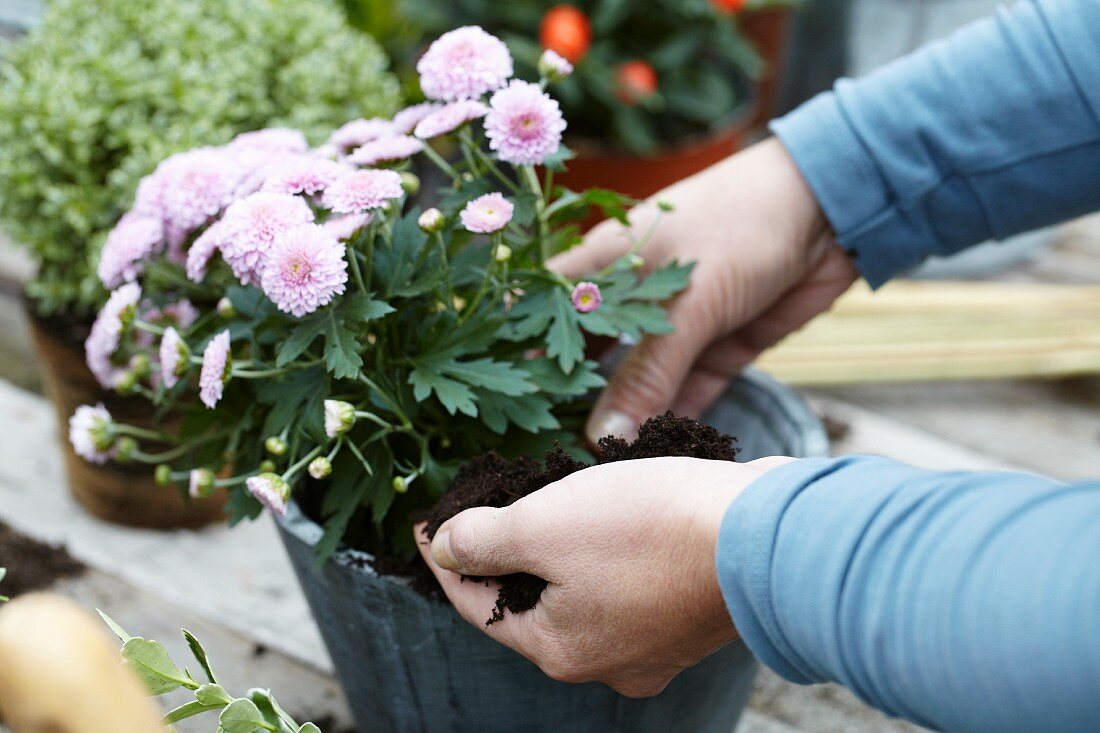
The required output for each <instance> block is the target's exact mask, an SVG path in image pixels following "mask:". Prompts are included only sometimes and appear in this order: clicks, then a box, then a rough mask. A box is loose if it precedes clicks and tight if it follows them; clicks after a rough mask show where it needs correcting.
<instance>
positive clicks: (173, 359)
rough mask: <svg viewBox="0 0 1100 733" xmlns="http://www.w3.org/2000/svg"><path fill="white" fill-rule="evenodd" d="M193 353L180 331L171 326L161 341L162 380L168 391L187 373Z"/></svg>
mask: <svg viewBox="0 0 1100 733" xmlns="http://www.w3.org/2000/svg"><path fill="white" fill-rule="evenodd" d="M190 358H191V352H190V350H189V349H188V348H187V343H186V342H184V340H183V338H182V337H181V336H180V335H179V331H177V330H176V329H174V328H172V327H171V326H169V327H168V328H166V329H164V336H162V337H161V339H160V380H161V382H162V383H163V384H164V386H165V387H167V388H168V389H172V387H175V386H176V383H177V382H179V381H180V377H182V376H183V375H184V373H185V372H186V371H187V367H188V360H189V359H190Z"/></svg>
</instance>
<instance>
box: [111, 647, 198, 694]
mask: <svg viewBox="0 0 1100 733" xmlns="http://www.w3.org/2000/svg"><path fill="white" fill-rule="evenodd" d="M122 658H123V659H125V660H126V663H127V664H128V666H129V667H130V668H131V669H132V670H134V672H136V673H137V675H138V677H140V678H141V680H142V682H144V683H145V687H146V688H147V689H148V690H149V692H150V693H152V694H154V695H163V694H164V693H166V692H171V691H172V690H175V689H177V688H179V687H182V686H185V685H186V686H190V685H191V684H193V683H192V681H191V679H190V677H189V676H188V675H187V673H186V672H184V671H183V670H182V669H180V668H179V667H177V666H176V664H175V662H173V661H172V659H171V658H170V657H169V656H168V650H167V649H165V648H164V646H163V645H161V644H160V643H159V642H155V641H149V640H147V639H142V638H141V637H139V636H134V637H131V638H130V639H129V640H128V641H127V642H126V643H125V644H123V645H122ZM196 687H197V685H196Z"/></svg>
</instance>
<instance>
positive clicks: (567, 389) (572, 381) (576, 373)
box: [523, 314, 607, 397]
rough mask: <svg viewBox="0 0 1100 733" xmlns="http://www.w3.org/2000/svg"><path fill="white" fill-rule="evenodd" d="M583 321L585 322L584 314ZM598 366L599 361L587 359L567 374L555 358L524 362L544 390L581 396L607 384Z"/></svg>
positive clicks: (562, 394)
mask: <svg viewBox="0 0 1100 733" xmlns="http://www.w3.org/2000/svg"><path fill="white" fill-rule="evenodd" d="M586 315H589V314H586ZM581 321H582V323H583V321H584V317H583V316H582V317H581ZM598 367H599V364H598V363H597V362H595V361H592V360H587V361H584V362H582V363H581V364H580V365H579V368H577V369H574V370H573V371H572V372H570V373H569V374H565V373H564V372H562V370H561V368H560V367H559V366H558V363H557V362H556V361H554V360H553V359H532V360H531V361H527V362H524V363H523V368H524V369H526V370H527V371H528V372H530V374H531V379H532V381H533V382H534V383H535V384H537V385H538V386H539V389H540V390H541V391H542V392H545V393H546V394H551V395H559V396H562V397H580V396H581V395H583V394H585V393H587V392H589V391H591V390H593V389H599V388H600V387H603V386H604V385H605V384H607V380H606V379H604V378H603V377H602V376H600V373H599V372H598V371H596V370H597V368H598Z"/></svg>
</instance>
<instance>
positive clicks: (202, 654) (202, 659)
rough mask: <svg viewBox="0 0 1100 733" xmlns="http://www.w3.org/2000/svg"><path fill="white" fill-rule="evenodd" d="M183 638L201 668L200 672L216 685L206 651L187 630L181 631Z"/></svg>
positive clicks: (216, 681)
mask: <svg viewBox="0 0 1100 733" xmlns="http://www.w3.org/2000/svg"><path fill="white" fill-rule="evenodd" d="M183 638H184V639H186V640H187V646H188V647H190V648H191V654H193V655H194V657H195V660H196V661H197V662H198V663H199V666H201V667H202V671H203V672H205V673H206V679H208V680H210V682H211V683H213V684H215V685H216V684H217V683H218V680H217V678H216V677H214V670H213V669H212V668H211V667H210V660H209V659H208V658H207V656H206V650H205V649H203V648H202V644H200V643H199V640H198V639H196V638H195V636H194V634H192V633H191V632H190V631H188V630H187V629H183Z"/></svg>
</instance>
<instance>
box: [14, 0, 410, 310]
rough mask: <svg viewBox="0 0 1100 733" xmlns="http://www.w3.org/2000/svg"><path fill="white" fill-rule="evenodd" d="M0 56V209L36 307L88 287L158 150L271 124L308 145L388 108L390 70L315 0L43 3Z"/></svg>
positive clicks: (392, 86)
mask: <svg viewBox="0 0 1100 733" xmlns="http://www.w3.org/2000/svg"><path fill="white" fill-rule="evenodd" d="M3 56H4V60H3V61H0V221H2V225H3V227H4V228H5V230H6V231H7V232H8V233H9V234H10V235H11V237H12V238H13V239H14V240H15V241H16V242H17V243H19V244H22V245H24V246H26V247H27V248H28V249H29V250H30V251H31V253H32V256H33V257H34V258H35V260H36V261H37V262H38V263H39V271H38V275H37V277H36V279H35V280H34V281H33V282H31V283H30V284H29V286H28V292H29V294H30V295H31V297H32V298H33V299H34V300H36V301H37V303H38V307H39V310H40V311H41V312H42V313H55V312H59V311H64V310H77V311H81V312H86V311H88V310H92V309H94V308H95V307H96V306H97V305H98V303H99V302H101V300H102V298H103V293H102V290H101V289H100V286H99V284H98V282H97V281H96V278H95V276H94V262H95V260H96V254H97V252H98V249H99V247H100V246H101V244H102V240H103V238H104V236H105V234H106V231H107V230H108V229H110V227H111V226H112V225H113V224H114V222H115V221H116V220H117V218H118V216H119V215H120V214H121V213H122V212H123V211H124V210H125V208H126V206H127V205H128V204H129V203H130V202H131V201H132V200H133V195H134V190H135V188H136V186H137V182H138V180H139V179H140V178H141V177H142V176H144V175H145V174H147V173H149V172H150V171H151V170H152V169H153V168H154V167H155V165H156V163H157V162H159V161H160V160H163V159H164V158H165V157H166V156H168V155H170V154H172V153H174V152H177V151H180V150H186V149H188V148H193V147H195V146H197V145H206V144H221V143H224V142H226V141H227V140H229V139H230V138H231V137H232V136H233V135H234V134H236V133H237V132H241V131H244V130H250V129H257V128H261V127H267V126H273V125H287V126H291V127H295V128H298V129H301V130H303V131H304V132H305V133H306V134H307V135H308V136H309V137H310V138H311V140H312V141H314V142H318V141H320V140H322V139H323V138H324V137H325V136H326V135H327V133H328V132H329V131H330V130H331V129H332V128H334V127H336V126H338V125H339V124H341V123H342V122H345V121H347V120H349V119H354V118H356V117H363V116H365V117H370V116H374V115H388V114H389V113H391V112H393V110H394V109H395V108H396V106H397V104H398V101H399V99H398V97H399V92H398V86H397V82H396V80H395V79H394V78H393V77H392V76H391V75H390V74H389V73H388V72H387V71H386V66H387V61H386V58H385V56H384V54H383V53H382V51H381V50H380V49H379V47H378V46H377V44H375V43H374V42H373V41H372V40H371V39H370V38H369V37H367V36H365V35H363V34H361V33H358V32H356V31H355V30H353V29H351V28H348V27H347V25H346V21H345V19H344V16H343V14H342V13H341V11H340V9H339V7H338V6H337V5H335V3H331V2H329V1H328V0H98V1H97V2H87V1H86V0H54V1H53V2H50V3H49V5H48V8H47V10H46V14H45V18H44V19H43V22H42V23H41V25H40V26H38V27H37V28H35V29H34V30H32V31H31V32H30V33H29V34H28V35H27V36H26V37H25V38H23V39H21V40H20V41H18V42H16V43H14V44H12V45H11V46H9V47H7V48H6V49H4V53H3Z"/></svg>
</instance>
